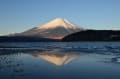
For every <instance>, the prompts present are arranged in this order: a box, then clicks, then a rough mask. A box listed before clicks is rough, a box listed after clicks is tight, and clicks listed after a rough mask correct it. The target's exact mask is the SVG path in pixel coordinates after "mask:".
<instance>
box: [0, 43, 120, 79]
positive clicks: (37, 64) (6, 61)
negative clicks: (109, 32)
mask: <svg viewBox="0 0 120 79" xmlns="http://www.w3.org/2000/svg"><path fill="white" fill-rule="evenodd" d="M0 79H120V42H74V43H72V42H69V43H66V42H31V43H25V42H24V43H14V42H13V43H0Z"/></svg>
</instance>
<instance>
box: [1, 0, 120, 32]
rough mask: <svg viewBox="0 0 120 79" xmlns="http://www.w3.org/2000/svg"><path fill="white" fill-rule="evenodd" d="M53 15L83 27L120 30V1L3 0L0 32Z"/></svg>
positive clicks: (21, 28)
mask: <svg viewBox="0 0 120 79" xmlns="http://www.w3.org/2000/svg"><path fill="white" fill-rule="evenodd" d="M54 18H65V19H68V20H70V21H72V22H73V23H75V24H77V25H79V26H82V27H83V28H89V29H119V30H120V0H0V34H8V33H14V32H22V31H25V30H27V29H29V28H33V27H36V26H39V25H41V24H44V23H46V22H48V21H50V20H52V19H54Z"/></svg>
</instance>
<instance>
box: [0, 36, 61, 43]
mask: <svg viewBox="0 0 120 79" xmlns="http://www.w3.org/2000/svg"><path fill="white" fill-rule="evenodd" d="M55 41H59V40H55V39H48V38H39V37H27V36H0V42H55Z"/></svg>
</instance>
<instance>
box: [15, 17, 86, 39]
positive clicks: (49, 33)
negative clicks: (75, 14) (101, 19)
mask: <svg viewBox="0 0 120 79" xmlns="http://www.w3.org/2000/svg"><path fill="white" fill-rule="evenodd" d="M80 30H84V29H83V28H79V27H78V26H77V25H75V24H73V23H71V22H70V21H68V20H66V19H63V18H56V19H54V20H52V21H50V22H48V23H46V24H43V25H41V26H38V27H35V28H32V29H30V30H27V31H25V32H22V33H19V34H17V35H20V36H37V37H44V38H52V39H62V38H63V37H64V36H66V35H69V34H71V33H74V32H78V31H80Z"/></svg>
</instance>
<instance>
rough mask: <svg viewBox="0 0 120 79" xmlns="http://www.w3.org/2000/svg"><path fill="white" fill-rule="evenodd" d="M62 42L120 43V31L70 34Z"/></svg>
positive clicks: (87, 31)
mask: <svg viewBox="0 0 120 79" xmlns="http://www.w3.org/2000/svg"><path fill="white" fill-rule="evenodd" d="M62 41H120V30H86V31H80V32H77V33H73V34H70V35H68V36H66V37H64V38H63V39H62Z"/></svg>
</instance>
